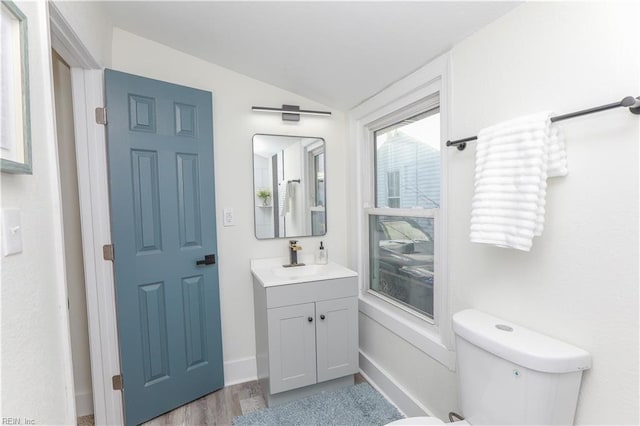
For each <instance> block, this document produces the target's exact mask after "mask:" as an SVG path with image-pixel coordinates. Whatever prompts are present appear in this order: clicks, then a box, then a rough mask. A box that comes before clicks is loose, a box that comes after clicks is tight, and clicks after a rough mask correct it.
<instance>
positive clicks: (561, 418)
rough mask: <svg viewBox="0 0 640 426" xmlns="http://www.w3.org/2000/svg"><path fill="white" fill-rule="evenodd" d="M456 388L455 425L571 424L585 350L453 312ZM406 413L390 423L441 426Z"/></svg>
mask: <svg viewBox="0 0 640 426" xmlns="http://www.w3.org/2000/svg"><path fill="white" fill-rule="evenodd" d="M453 330H454V332H455V334H456V353H457V370H458V371H457V373H458V392H459V397H460V408H461V410H462V413H460V414H462V415H463V416H464V417H465V419H464V420H461V421H457V422H454V423H450V424H454V425H467V424H470V425H489V424H491V425H534V424H535V425H542V424H544V425H571V424H573V417H574V415H575V412H576V404H577V402H578V391H579V389H580V380H581V379H582V371H583V370H587V369H589V367H591V356H590V355H589V353H588V352H586V351H584V350H582V349H579V348H576V347H575V346H571V345H569V344H567V343H564V342H560V341H558V340H555V339H552V338H550V337H547V336H544V335H542V334H539V333H536V332H535V331H531V330H528V329H526V328H524V327H520V326H518V325H515V324H512V323H510V322H508V321H503V320H501V319H499V318H496V317H493V316H491V315H487V314H485V313H482V312H479V311H476V310H473V309H468V310H465V311H461V312H458V313H457V314H455V315H454V316H453ZM442 424H445V423H444V422H443V421H442V420H440V419H437V418H435V417H410V418H407V419H401V420H398V421H395V422H392V423H389V425H442Z"/></svg>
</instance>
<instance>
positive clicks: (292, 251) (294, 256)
mask: <svg viewBox="0 0 640 426" xmlns="http://www.w3.org/2000/svg"><path fill="white" fill-rule="evenodd" d="M300 250H302V247H301V246H299V245H298V240H289V264H288V265H282V266H284V267H285V268H288V267H291V266H304V263H298V252H299V251H300Z"/></svg>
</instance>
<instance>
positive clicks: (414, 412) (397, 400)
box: [360, 351, 433, 417]
mask: <svg viewBox="0 0 640 426" xmlns="http://www.w3.org/2000/svg"><path fill="white" fill-rule="evenodd" d="M360 373H361V374H362V375H363V376H364V378H365V379H366V380H367V381H368V382H369V384H371V386H373V387H374V388H375V389H376V390H377V391H378V392H380V393H381V394H382V396H384V397H385V398H386V399H387V400H389V401H390V402H391V403H392V404H393V405H395V406H396V407H397V408H398V410H400V411H401V412H402V414H404V415H405V416H407V417H419V416H433V414H432V413H431V411H430V410H429V409H428V408H427V407H425V406H424V405H422V403H420V402H419V401H418V400H416V399H415V398H414V397H413V396H411V395H410V394H409V392H407V390H406V389H405V388H404V387H402V385H400V384H399V383H397V382H396V381H395V380H394V379H393V378H392V377H391V376H390V375H389V373H388V372H386V371H385V370H384V369H383V368H382V367H380V366H379V365H378V364H376V362H375V361H373V360H372V359H371V358H369V357H368V356H367V354H365V353H364V352H362V351H360Z"/></svg>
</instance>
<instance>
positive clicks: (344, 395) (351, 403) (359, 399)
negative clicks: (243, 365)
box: [233, 383, 403, 426]
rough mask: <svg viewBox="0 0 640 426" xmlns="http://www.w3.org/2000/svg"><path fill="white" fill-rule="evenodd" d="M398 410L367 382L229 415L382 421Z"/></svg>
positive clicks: (274, 422) (239, 421)
mask: <svg viewBox="0 0 640 426" xmlns="http://www.w3.org/2000/svg"><path fill="white" fill-rule="evenodd" d="M401 418H403V416H402V414H400V412H399V411H398V410H397V409H396V408H395V407H394V406H393V405H391V404H390V403H389V402H388V401H387V400H386V399H384V397H383V396H382V395H380V394H379V393H378V392H376V391H375V390H374V389H373V388H372V387H371V386H370V385H369V384H368V383H360V384H359V385H355V386H350V387H348V388H344V389H340V390H336V391H327V392H321V393H319V394H316V395H312V396H309V397H307V398H303V399H299V400H297V401H291V402H288V403H286V404H282V405H278V406H277V407H273V408H264V409H262V410H258V411H254V412H252V413H248V414H245V415H244V416H238V417H234V418H233V425H234V426H256V425H261V426H263V425H264V426H294V425H296V426H297V425H305V426H312V425H313V426H324V425H349V426H351V425H359V426H369V425H384V424H387V423H389V422H392V421H394V420H398V419H401Z"/></svg>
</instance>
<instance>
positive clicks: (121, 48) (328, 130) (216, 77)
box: [112, 29, 347, 384]
mask: <svg viewBox="0 0 640 426" xmlns="http://www.w3.org/2000/svg"><path fill="white" fill-rule="evenodd" d="M239 54H241V53H239ZM112 65H113V68H114V69H116V70H119V71H124V72H129V73H133V74H137V75H141V76H144V77H149V78H155V79H159V80H164V81H169V82H172V83H178V84H183V85H186V86H191V87H196V88H199V89H204V90H210V91H211V92H213V97H214V119H213V126H214V156H215V160H214V161H215V177H216V208H217V227H218V257H219V259H220V264H219V266H220V268H219V273H220V299H221V311H222V336H223V346H224V349H223V351H224V352H223V355H224V361H225V381H226V383H227V384H229V383H232V382H238V381H244V380H248V379H251V378H255V374H256V371H255V341H254V326H253V290H252V281H251V274H250V270H249V260H250V259H251V258H264V257H274V256H287V241H286V240H263V241H258V240H256V238H255V236H254V222H253V214H254V209H253V201H254V198H255V196H254V194H253V170H252V145H251V139H252V137H253V135H254V134H255V133H272V134H281V135H303V136H318V137H321V138H324V139H325V140H326V142H327V154H326V155H327V176H328V178H327V194H328V205H329V206H330V207H329V212H328V221H329V222H328V234H327V235H326V236H325V237H322V238H319V237H316V238H303V239H301V245H302V247H303V252H302V253H305V252H306V253H313V249H314V248H315V246H316V245H319V241H320V239H322V240H324V241H325V242H326V244H327V246H328V248H330V249H331V256H332V258H333V259H334V260H336V261H338V262H343V263H344V262H346V241H344V238H342V236H343V235H345V234H346V227H347V225H346V223H345V221H344V220H343V218H344V217H345V216H346V204H347V203H346V201H347V193H346V188H345V185H344V181H345V179H346V177H345V176H346V175H345V171H346V169H347V165H346V146H345V136H344V135H345V126H344V117H343V114H342V113H340V112H338V111H333V116H332V117H331V118H323V117H312V116H309V117H301V119H300V122H299V123H291V122H283V121H282V120H281V118H280V116H279V115H277V114H265V113H261V114H258V113H252V112H251V106H252V105H259V106H279V105H282V104H294V105H301V106H302V107H304V108H305V109H321V110H322V109H327V107H325V106H323V105H320V104H317V103H316V102H313V101H311V100H308V99H305V98H302V97H300V96H298V95H295V94H293V93H290V92H286V91H284V90H281V89H279V88H277V87H274V86H270V85H268V84H265V83H262V82H259V81H257V80H253V79H251V78H248V77H246V76H243V75H241V74H238V73H235V72H233V71H230V70H228V69H225V68H222V67H219V66H217V65H213V64H211V63H208V62H205V61H202V60H200V59H197V58H194V57H192V56H189V55H186V54H184V53H182V52H179V51H176V50H174V49H171V48H168V47H166V46H163V45H161V44H158V43H155V42H152V41H150V40H146V39H144V38H141V37H138V36H135V35H133V34H131V33H128V32H125V31H122V30H120V29H115V30H114V34H113V57H112ZM225 207H233V208H234V210H235V220H236V226H233V227H223V226H222V209H223V208H225Z"/></svg>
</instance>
